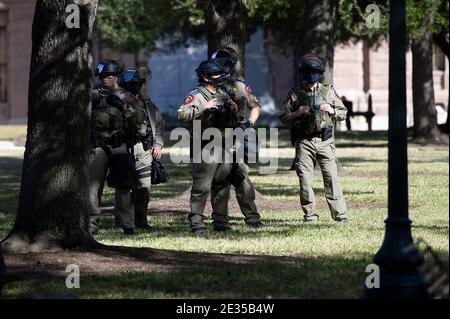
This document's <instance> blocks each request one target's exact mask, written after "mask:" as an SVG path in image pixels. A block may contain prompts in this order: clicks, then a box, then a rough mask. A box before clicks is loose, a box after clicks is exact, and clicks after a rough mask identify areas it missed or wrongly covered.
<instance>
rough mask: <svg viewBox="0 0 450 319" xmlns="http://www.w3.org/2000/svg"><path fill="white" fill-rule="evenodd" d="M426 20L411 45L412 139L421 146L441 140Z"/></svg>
mask: <svg viewBox="0 0 450 319" xmlns="http://www.w3.org/2000/svg"><path fill="white" fill-rule="evenodd" d="M427 20H428V21H429V22H430V23H424V25H423V27H422V32H421V35H420V36H419V37H418V38H416V39H414V40H413V41H412V45H411V51H412V64H413V65H412V69H413V70H412V80H413V113H414V114H413V116H414V139H415V140H416V141H417V142H419V143H421V144H426V143H429V142H433V141H434V142H439V141H440V140H441V133H440V130H439V126H438V123H437V114H436V109H435V105H434V87H433V38H432V34H431V30H429V26H430V25H431V17H430V16H428V17H427V19H426V21H427Z"/></svg>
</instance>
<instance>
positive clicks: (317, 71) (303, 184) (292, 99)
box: [280, 54, 348, 222]
mask: <svg viewBox="0 0 450 319" xmlns="http://www.w3.org/2000/svg"><path fill="white" fill-rule="evenodd" d="M298 72H299V75H300V77H301V80H302V82H301V85H300V86H299V87H296V88H293V89H292V90H291V91H290V92H289V94H288V97H287V99H286V101H285V102H284V114H282V116H280V119H281V120H282V121H283V122H284V123H286V124H289V125H290V129H291V131H292V136H293V140H295V150H296V155H295V156H296V159H297V162H298V165H297V167H296V171H297V175H298V177H299V180H300V204H301V207H302V210H303V213H304V221H306V222H312V221H317V220H318V219H319V215H318V214H317V212H316V207H315V196H314V190H313V178H314V167H315V165H316V163H318V164H319V166H320V169H321V171H322V176H323V182H324V187H325V198H326V201H327V203H328V207H329V208H330V211H331V217H332V218H333V219H334V220H335V221H338V222H346V221H348V216H347V208H346V203H345V200H344V196H343V193H342V188H341V184H340V182H339V179H338V175H337V162H336V150H335V146H334V138H333V128H334V122H335V121H343V120H345V117H346V114H347V109H346V108H345V106H344V104H343V103H342V101H341V99H340V98H339V96H338V95H337V94H336V91H335V89H334V87H333V86H332V85H327V84H322V83H321V82H320V80H321V78H322V75H323V72H324V65H323V62H322V59H321V58H320V57H319V56H317V55H315V54H306V55H304V56H303V57H302V58H301V60H300V64H299V66H298Z"/></svg>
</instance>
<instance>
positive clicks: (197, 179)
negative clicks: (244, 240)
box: [177, 61, 238, 234]
mask: <svg viewBox="0 0 450 319" xmlns="http://www.w3.org/2000/svg"><path fill="white" fill-rule="evenodd" d="M196 72H197V76H198V81H199V86H198V87H197V88H196V89H194V90H193V91H191V92H190V94H188V96H187V97H186V99H185V101H184V104H183V105H182V106H181V107H180V108H179V110H178V112H177V117H178V119H179V120H180V122H182V123H189V124H190V125H191V128H194V127H195V124H194V121H196V120H197V121H200V124H201V132H196V131H195V130H193V131H192V133H191V138H192V139H193V141H192V143H195V142H196V141H194V140H195V139H201V136H202V133H203V131H204V130H205V129H207V128H210V127H215V128H218V129H220V130H221V132H222V133H223V132H224V131H225V128H232V127H233V126H234V125H235V124H236V120H237V118H236V115H237V113H236V111H237V109H238V108H237V105H236V104H235V103H234V102H233V101H232V100H231V97H230V96H229V95H228V94H227V93H226V92H225V91H224V90H223V89H222V88H221V85H222V84H223V83H224V82H225V80H226V75H225V72H224V70H223V68H222V66H221V65H220V64H218V63H216V62H213V61H203V62H202V63H200V65H199V66H198V68H197V69H196ZM209 142H210V141H204V140H202V141H201V144H202V149H203V147H204V146H205V145H206V144H208V143H209ZM223 144H224V143H222V145H223ZM226 151H227V150H223V151H222V152H216V151H211V152H203V154H202V156H201V158H199V159H198V160H196V159H195V154H193V153H192V146H191V155H192V157H193V163H192V189H191V197H190V206H191V213H190V214H189V216H188V218H189V222H190V227H191V230H192V232H193V233H194V234H201V233H204V232H205V231H206V228H205V224H204V222H203V218H204V215H203V213H204V210H205V205H206V201H207V199H208V195H209V193H210V191H211V205H212V208H213V213H212V219H213V229H214V231H228V230H230V229H231V227H230V226H229V225H228V221H229V218H228V199H229V196H230V186H229V183H228V182H227V180H228V178H229V175H230V172H231V163H228V162H227V161H226V160H225V154H226Z"/></svg>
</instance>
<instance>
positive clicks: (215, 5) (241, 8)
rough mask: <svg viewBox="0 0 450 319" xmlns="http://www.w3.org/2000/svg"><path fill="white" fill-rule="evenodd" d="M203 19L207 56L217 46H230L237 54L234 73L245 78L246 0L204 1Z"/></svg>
mask: <svg viewBox="0 0 450 319" xmlns="http://www.w3.org/2000/svg"><path fill="white" fill-rule="evenodd" d="M204 11H205V21H206V28H207V30H208V31H207V32H208V56H211V54H212V53H213V52H214V51H216V50H217V49H218V48H219V47H225V46H227V47H231V48H233V49H235V50H236V52H237V53H238V55H239V61H238V63H237V66H236V75H237V76H238V77H241V78H245V44H246V43H247V19H248V12H247V7H246V0H229V1H223V0H209V1H206V4H205V7H204Z"/></svg>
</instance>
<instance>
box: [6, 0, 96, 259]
mask: <svg viewBox="0 0 450 319" xmlns="http://www.w3.org/2000/svg"><path fill="white" fill-rule="evenodd" d="M70 4H78V8H79V12H80V15H79V17H80V27H79V28H68V27H67V26H66V18H67V17H68V16H69V14H70V13H66V8H67V6H68V5H70ZM96 9H97V0H84V1H81V0H80V1H74V0H72V1H70V0H38V1H37V3H36V9H35V14H34V20H33V28H32V54H31V66H30V82H29V83H30V84H29V93H28V131H27V141H26V145H25V155H24V163H23V168H22V181H21V188H20V195H19V208H18V212H17V217H16V220H15V223H14V227H13V229H12V231H11V233H10V234H9V236H8V237H7V239H6V240H5V241H4V243H3V244H2V247H3V249H4V250H9V251H21V252H28V251H42V250H53V249H55V248H72V247H79V246H84V245H86V244H88V243H92V242H93V239H92V237H91V236H90V235H89V231H88V225H89V215H90V212H91V205H90V202H89V194H88V177H89V176H88V170H87V168H88V162H89V151H90V149H89V135H90V92H91V81H90V80H91V74H92V71H91V69H92V57H91V53H90V49H91V48H90V41H91V36H92V28H93V24H94V20H95V15H96Z"/></svg>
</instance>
